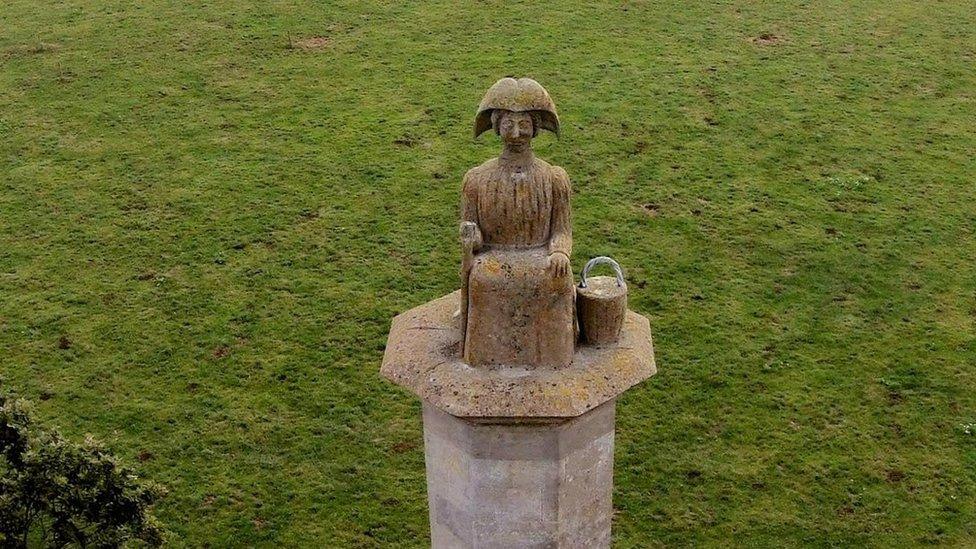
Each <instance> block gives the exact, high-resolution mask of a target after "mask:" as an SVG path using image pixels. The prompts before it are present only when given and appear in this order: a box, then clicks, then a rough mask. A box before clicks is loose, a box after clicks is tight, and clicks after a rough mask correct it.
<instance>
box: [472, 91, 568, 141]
mask: <svg viewBox="0 0 976 549" xmlns="http://www.w3.org/2000/svg"><path fill="white" fill-rule="evenodd" d="M498 109H501V110H506V111H514V112H531V113H536V114H538V115H539V118H540V119H541V122H542V123H541V127H542V129H543V130H549V131H551V132H552V133H554V134H556V135H557V136H558V135H559V115H557V114H556V104H555V103H553V102H552V98H551V97H549V92H547V91H546V89H545V88H543V87H542V85H540V84H539V83H538V82H536V81H535V80H532V79H531V78H519V79H518V80H516V79H514V78H502V79H501V80H499V81H498V82H495V84H494V85H493V86H492V87H491V88H488V92H487V93H485V97H484V99H482V100H481V104H480V105H478V113H477V114H476V115H475V118H474V136H475V137H478V136H479V135H481V134H482V133H484V132H485V131H486V130H488V129H489V128H491V113H492V112H493V111H495V110H498Z"/></svg>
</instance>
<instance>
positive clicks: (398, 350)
mask: <svg viewBox="0 0 976 549" xmlns="http://www.w3.org/2000/svg"><path fill="white" fill-rule="evenodd" d="M457 306H458V292H454V293H451V294H448V295H445V296H443V297H441V298H438V299H435V300H433V301H430V302H428V303H426V304H424V305H421V306H419V307H416V308H414V309H411V310H409V311H407V312H405V313H403V314H401V315H399V316H397V317H396V318H394V319H393V326H392V328H391V329H390V337H389V340H388V341H387V345H386V354H385V355H384V357H383V366H382V367H381V369H380V372H381V373H382V375H383V376H384V377H386V378H387V379H389V380H390V381H393V382H394V383H396V384H398V385H400V386H402V387H405V388H407V389H409V390H411V391H413V392H414V393H415V394H416V395H417V396H419V397H420V398H422V399H423V400H424V401H426V402H429V403H430V404H432V405H434V406H436V407H437V408H440V409H441V410H443V411H445V412H447V413H449V414H452V415H455V416H460V417H469V418H504V417H509V418H510V417H521V418H568V417H575V416H578V415H580V414H583V413H584V412H586V411H588V410H591V409H593V408H595V407H597V406H599V405H600V404H603V403H604V402H607V401H608V400H611V399H613V398H615V397H616V396H617V395H619V394H620V393H622V392H624V391H625V390H627V389H628V388H630V387H632V386H634V385H635V384H637V383H639V382H641V381H643V380H644V379H647V378H648V377H650V376H652V375H654V373H655V372H656V371H657V370H656V368H655V365H654V349H653V343H652V341H651V328H650V323H649V322H648V321H647V319H646V318H644V317H643V316H641V315H639V314H637V313H634V312H633V311H628V313H627V318H626V319H625V321H624V327H623V330H622V331H621V334H620V338H619V339H618V340H617V341H616V342H615V343H612V344H609V345H603V346H582V347H578V348H577V349H576V354H575V355H574V357H573V361H572V363H571V364H570V365H569V366H566V367H563V368H531V369H530V368H518V367H508V366H498V367H492V368H485V367H479V368H475V367H472V366H469V365H467V364H465V363H464V362H463V361H462V359H461V356H460V354H459V349H460V330H458V327H457V320H456V319H455V318H454V317H453V313H454V311H456V310H457Z"/></svg>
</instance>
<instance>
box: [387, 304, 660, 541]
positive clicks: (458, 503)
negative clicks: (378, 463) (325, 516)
mask: <svg viewBox="0 0 976 549" xmlns="http://www.w3.org/2000/svg"><path fill="white" fill-rule="evenodd" d="M457 308H458V292H455V293H452V294H448V295H446V296H444V297H441V298H439V299H436V300H434V301H431V302H429V303H427V304H425V305H421V306H420V307H417V308H414V309H411V310H409V311H407V312H405V313H403V314H401V315H399V316H397V317H396V318H395V319H394V320H393V326H392V328H391V330H390V337H389V341H388V343H387V349H386V354H385V356H384V358H383V366H382V368H381V373H382V375H383V376H385V377H386V378H388V379H390V380H391V381H393V382H394V383H397V384H398V385H401V386H403V387H405V388H407V389H409V390H410V391H412V392H413V393H415V394H416V395H417V396H419V397H420V398H421V399H422V400H423V421H424V448H425V452H426V466H427V495H428V503H429V510H430V525H431V541H432V545H433V547H435V548H441V547H445V548H446V547H450V548H455V547H457V548H469V547H470V548H489V547H498V548H503V547H504V548H518V547H566V548H570V547H573V548H575V547H586V548H593V547H609V545H610V526H611V518H612V514H613V507H612V503H611V495H612V492H613V441H614V414H615V399H616V397H617V396H618V395H619V394H620V393H622V392H623V391H625V390H626V389H628V388H630V387H631V386H633V385H635V384H637V383H639V382H640V381H642V380H644V379H646V378H647V377H650V376H651V375H653V374H654V373H655V372H656V369H655V364H654V353H653V347H652V342H651V332H650V325H649V323H648V321H647V319H646V318H644V317H642V316H640V315H638V314H636V313H634V312H632V311H628V312H627V315H626V318H625V320H624V326H623V330H622V332H621V336H620V338H619V340H618V341H616V342H614V343H612V344H606V345H601V346H594V347H587V346H583V347H579V348H578V349H577V351H576V354H575V356H574V359H573V362H572V364H570V365H569V366H568V367H565V368H550V369H517V368H504V367H501V368H474V367H471V366H469V365H467V364H465V363H464V362H463V361H462V360H461V357H460V356H459V349H460V341H459V338H460V331H459V330H458V329H457V326H456V322H457V320H456V318H454V316H453V313H454V311H456V310H457Z"/></svg>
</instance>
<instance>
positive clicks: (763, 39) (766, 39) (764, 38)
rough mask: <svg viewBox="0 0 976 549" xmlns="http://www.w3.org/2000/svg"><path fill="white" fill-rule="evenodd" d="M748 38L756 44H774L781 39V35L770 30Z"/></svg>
mask: <svg viewBox="0 0 976 549" xmlns="http://www.w3.org/2000/svg"><path fill="white" fill-rule="evenodd" d="M749 40H750V41H751V42H752V43H753V44H755V45H757V46H775V45H776V44H779V43H780V42H782V41H783V37H782V36H777V35H775V34H773V33H771V32H764V33H762V34H760V35H759V36H753V37H752V38H750V39H749Z"/></svg>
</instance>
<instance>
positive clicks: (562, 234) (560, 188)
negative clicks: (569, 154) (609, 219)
mask: <svg viewBox="0 0 976 549" xmlns="http://www.w3.org/2000/svg"><path fill="white" fill-rule="evenodd" d="M552 172H553V173H552V176H553V178H552V223H551V224H550V227H551V233H550V236H549V253H550V254H553V253H556V252H559V253H563V254H566V257H567V258H568V257H569V256H570V254H571V253H573V225H572V222H571V218H570V207H569V198H570V194H571V191H570V187H569V175H568V174H567V173H566V170H564V169H562V168H560V167H559V166H553V167H552Z"/></svg>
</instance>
